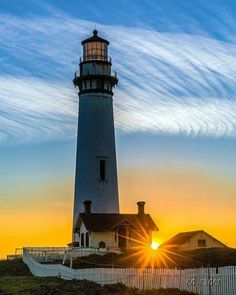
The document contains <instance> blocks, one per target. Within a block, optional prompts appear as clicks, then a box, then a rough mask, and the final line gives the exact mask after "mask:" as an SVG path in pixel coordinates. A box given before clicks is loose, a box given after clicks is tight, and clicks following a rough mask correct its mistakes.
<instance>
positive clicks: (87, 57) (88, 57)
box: [79, 54, 112, 63]
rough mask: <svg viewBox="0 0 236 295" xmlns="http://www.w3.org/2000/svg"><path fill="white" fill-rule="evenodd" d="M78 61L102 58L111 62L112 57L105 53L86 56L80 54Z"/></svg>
mask: <svg viewBox="0 0 236 295" xmlns="http://www.w3.org/2000/svg"><path fill="white" fill-rule="evenodd" d="M79 60H80V62H84V61H91V60H103V61H108V62H110V63H111V62H112V59H111V57H110V56H105V55H98V54H94V55H92V54H91V55H87V56H84V55H83V56H81V57H80V59H79Z"/></svg>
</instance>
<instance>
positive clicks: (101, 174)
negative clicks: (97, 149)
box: [99, 160, 106, 181]
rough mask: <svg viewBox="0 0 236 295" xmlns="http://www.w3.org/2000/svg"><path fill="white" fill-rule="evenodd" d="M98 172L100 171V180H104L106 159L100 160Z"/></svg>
mask: <svg viewBox="0 0 236 295" xmlns="http://www.w3.org/2000/svg"><path fill="white" fill-rule="evenodd" d="M99 173H100V180H101V181H105V180H106V161H105V160H100V167H99Z"/></svg>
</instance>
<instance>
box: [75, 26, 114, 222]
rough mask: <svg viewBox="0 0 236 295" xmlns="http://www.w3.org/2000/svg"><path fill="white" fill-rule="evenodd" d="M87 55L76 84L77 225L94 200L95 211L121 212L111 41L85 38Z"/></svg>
mask: <svg viewBox="0 0 236 295" xmlns="http://www.w3.org/2000/svg"><path fill="white" fill-rule="evenodd" d="M82 46H83V56H82V57H81V59H80V68H79V71H78V72H76V73H75V77H74V80H73V83H74V85H75V86H76V87H78V95H79V119H78V134H77V154H76V172H75V173H76V174H75V193H74V217H73V224H74V225H75V222H76V220H77V218H78V216H79V213H81V212H83V210H84V209H83V208H84V202H85V201H86V200H90V201H91V202H92V204H93V212H94V213H119V198H118V181H117V165H116V147H115V132H114V116H113V90H114V88H115V86H116V85H117V83H118V79H117V76H116V74H115V75H113V74H112V70H111V68H112V63H111V58H110V57H109V55H108V46H109V41H108V40H105V39H103V38H101V37H99V36H98V32H97V30H94V31H93V36H92V37H90V38H88V39H86V40H84V41H82Z"/></svg>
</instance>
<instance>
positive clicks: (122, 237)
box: [118, 226, 127, 250]
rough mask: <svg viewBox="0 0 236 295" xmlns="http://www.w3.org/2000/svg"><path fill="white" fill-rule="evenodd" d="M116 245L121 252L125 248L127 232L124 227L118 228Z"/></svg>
mask: <svg viewBox="0 0 236 295" xmlns="http://www.w3.org/2000/svg"><path fill="white" fill-rule="evenodd" d="M118 245H119V248H120V249H121V250H125V249H126V248H127V231H126V227H125V226H120V227H119V230H118Z"/></svg>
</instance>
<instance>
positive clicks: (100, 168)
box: [97, 157, 109, 182]
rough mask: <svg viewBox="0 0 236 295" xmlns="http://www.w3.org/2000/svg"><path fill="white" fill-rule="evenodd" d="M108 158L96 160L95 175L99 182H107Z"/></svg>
mask: <svg viewBox="0 0 236 295" xmlns="http://www.w3.org/2000/svg"><path fill="white" fill-rule="evenodd" d="M108 164H109V162H108V157H98V158H97V173H98V174H97V175H98V181H99V182H107V181H108Z"/></svg>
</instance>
